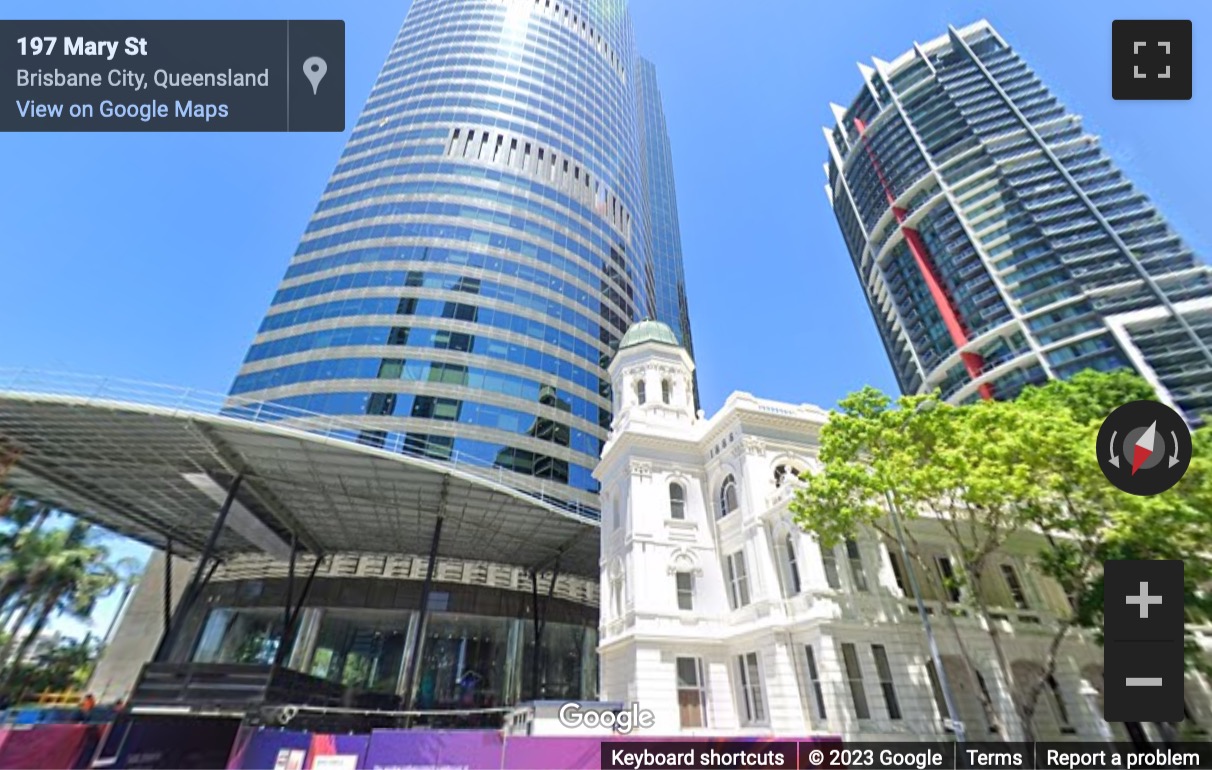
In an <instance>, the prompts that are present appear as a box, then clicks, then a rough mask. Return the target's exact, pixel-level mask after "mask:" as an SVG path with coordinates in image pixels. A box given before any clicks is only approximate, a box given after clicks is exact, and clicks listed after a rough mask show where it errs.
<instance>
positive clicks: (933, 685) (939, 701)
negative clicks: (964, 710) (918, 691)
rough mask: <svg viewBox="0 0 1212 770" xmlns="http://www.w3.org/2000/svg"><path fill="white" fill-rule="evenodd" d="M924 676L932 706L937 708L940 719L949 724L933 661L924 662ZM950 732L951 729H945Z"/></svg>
mask: <svg viewBox="0 0 1212 770" xmlns="http://www.w3.org/2000/svg"><path fill="white" fill-rule="evenodd" d="M926 675H927V677H928V678H929V679H930V691H931V692H932V693H934V705H935V706H936V707H937V708H938V715H939V716H940V717H942V719H943V721H944V722H945V723H947V724H950V722H951V711H950V710H949V709H948V708H947V696H946V695H944V694H943V685H942V682H940V681H939V678H938V669H937V668H935V666H934V661H933V660H928V661H926ZM947 730H948V732H950V730H951V728H950V727H948V728H947Z"/></svg>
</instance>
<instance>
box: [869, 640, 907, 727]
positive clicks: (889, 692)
mask: <svg viewBox="0 0 1212 770" xmlns="http://www.w3.org/2000/svg"><path fill="white" fill-rule="evenodd" d="M871 657H873V658H875V673H876V675H877V676H878V677H879V680H880V689H881V690H883V691H884V705H885V706H887V707H888V716H889V718H891V719H900V718H901V704H900V703H899V702H898V701H897V699H896V686H895V685H894V684H893V682H892V667H891V666H890V665H888V651H887V650H886V649H885V648H884V645H882V644H873V645H871Z"/></svg>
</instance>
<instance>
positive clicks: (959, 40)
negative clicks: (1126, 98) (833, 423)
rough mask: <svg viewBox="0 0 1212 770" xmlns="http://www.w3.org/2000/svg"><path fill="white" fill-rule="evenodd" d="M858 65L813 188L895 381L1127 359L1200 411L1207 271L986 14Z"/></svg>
mask: <svg viewBox="0 0 1212 770" xmlns="http://www.w3.org/2000/svg"><path fill="white" fill-rule="evenodd" d="M873 64H874V67H867V66H864V65H859V70H860V72H861V75H862V77H863V81H864V82H863V84H862V87H861V88H860V89H859V92H858V95H857V96H856V97H855V99H854V101H853V103H852V104H851V105H850V107H848V108H846V107H841V106H838V105H834V107H833V113H834V117H835V119H836V122H835V124H834V125H832V126H829V127H827V128H826V129H825V139H826V142H827V144H828V147H829V158H828V161H827V163H826V164H825V171H826V174H827V176H828V184H827V186H826V192H827V194H828V195H829V199H830V202H831V203H832V205H833V210H834V213H835V214H836V216H837V220H838V225H839V226H840V227H841V230H842V234H843V236H844V238H845V240H846V244H847V246H848V247H849V250H850V256H851V259H852V261H853V263H854V267H855V270H856V271H857V273H858V276H859V279H860V281H861V282H862V285H863V289H864V291H865V292H866V294H867V299H868V302H869V303H870V307H871V312H872V315H873V316H874V317H875V320H876V325H877V326H878V327H879V331H880V335H881V337H882V338H883V341H884V345H885V347H886V349H887V352H888V357H889V359H890V360H891V362H892V365H893V369H894V370H895V372H896V376H897V379H898V382H899V384H900V387H901V389H902V390H903V391H905V392H907V393H923V392H930V391H932V390H934V389H936V388H937V389H940V390H941V391H942V395H943V397H944V398H947V399H949V400H952V401H960V402H962V401H967V400H971V399H977V398H1011V397H1013V396H1014V395H1015V394H1017V393H1018V392H1019V391H1020V390H1021V389H1022V388H1023V387H1024V386H1025V385H1028V384H1031V383H1036V382H1041V381H1043V380H1045V379H1047V378H1050V377H1058V378H1066V377H1069V376H1071V375H1073V374H1075V373H1076V372H1079V371H1081V370H1083V369H1087V368H1093V369H1103V370H1107V369H1117V368H1124V367H1131V368H1134V369H1136V370H1137V371H1138V372H1140V373H1141V374H1142V375H1144V376H1145V377H1146V378H1147V379H1149V380H1150V381H1151V382H1152V383H1153V385H1154V386H1155V388H1156V389H1157V391H1158V393H1159V395H1161V397H1162V398H1163V399H1165V400H1168V401H1169V402H1170V403H1171V404H1172V405H1174V406H1176V407H1178V408H1180V409H1182V410H1184V411H1185V412H1187V413H1188V414H1189V415H1191V416H1192V417H1195V418H1198V416H1199V415H1201V414H1207V413H1209V412H1210V411H1212V351H1210V350H1209V346H1212V275H1210V272H1209V268H1208V267H1207V266H1206V265H1204V264H1202V263H1201V262H1199V261H1198V260H1197V259H1196V257H1195V256H1194V255H1193V254H1192V252H1191V250H1190V249H1189V248H1188V247H1187V246H1186V244H1184V243H1183V241H1182V239H1181V238H1180V237H1179V236H1178V235H1177V234H1176V233H1175V232H1174V231H1173V230H1172V229H1171V228H1170V227H1169V225H1168V224H1167V223H1166V221H1165V220H1164V219H1163V218H1162V216H1161V215H1160V214H1159V213H1158V211H1157V209H1156V208H1154V206H1153V205H1152V203H1150V201H1149V200H1148V199H1147V198H1146V197H1145V196H1144V195H1143V194H1142V193H1141V192H1140V191H1139V190H1137V189H1136V188H1135V187H1134V186H1133V185H1132V182H1131V181H1130V180H1128V179H1127V178H1126V177H1125V176H1124V175H1123V173H1122V172H1121V171H1120V170H1119V169H1118V168H1117V167H1116V166H1115V164H1114V163H1113V162H1112V160H1111V159H1110V158H1109V157H1108V156H1107V154H1106V153H1105V152H1104V151H1103V150H1102V149H1101V148H1100V147H1099V143H1098V139H1097V137H1095V136H1093V135H1091V134H1089V133H1087V132H1086V131H1085V130H1083V128H1082V125H1081V119H1080V118H1079V117H1078V116H1077V115H1075V114H1073V113H1072V112H1070V111H1068V110H1067V109H1066V108H1065V107H1064V106H1063V105H1062V104H1060V102H1059V101H1058V100H1057V98H1056V97H1055V96H1054V95H1052V93H1050V92H1049V90H1048V88H1047V87H1046V86H1045V85H1044V84H1043V83H1042V82H1041V81H1040V79H1039V78H1038V77H1037V76H1036V75H1035V73H1034V72H1033V71H1032V70H1031V68H1030V67H1029V66H1028V64H1027V62H1025V61H1024V60H1023V59H1022V57H1020V56H1019V55H1018V53H1016V52H1015V51H1014V49H1012V48H1011V47H1010V45H1009V44H1007V42H1006V41H1005V40H1004V39H1002V37H1001V36H1000V35H998V33H997V32H996V30H994V29H993V28H992V27H991V26H990V25H989V24H988V23H986V22H979V23H977V24H973V25H971V26H969V27H966V28H964V29H962V30H960V29H954V28H953V29H951V30H950V32H949V33H948V34H947V35H944V36H942V37H939V38H937V39H935V40H932V41H930V42H928V43H925V44H922V45H915V46H914V47H913V48H912V49H911V50H909V51H907V52H906V53H904V54H903V55H901V56H900V57H898V58H897V59H895V60H894V61H892V62H885V61H881V60H879V59H876V60H874V62H873Z"/></svg>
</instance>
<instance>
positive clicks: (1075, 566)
mask: <svg viewBox="0 0 1212 770" xmlns="http://www.w3.org/2000/svg"><path fill="white" fill-rule="evenodd" d="M1152 398H1155V396H1154V394H1153V391H1152V389H1151V388H1150V387H1149V385H1148V383H1146V382H1145V381H1144V380H1142V379H1141V378H1139V377H1138V376H1137V375H1135V374H1134V373H1132V372H1128V371H1119V372H1112V373H1100V372H1094V371H1089V372H1083V373H1081V374H1078V375H1077V376H1075V377H1073V378H1070V379H1068V380H1063V381H1062V380H1057V381H1051V382H1048V383H1047V384H1045V385H1042V386H1039V387H1031V388H1027V389H1025V390H1024V391H1023V393H1022V394H1021V395H1020V396H1019V397H1018V398H1016V399H1014V400H1006V401H996V400H988V401H978V402H975V403H971V404H967V405H963V406H955V405H951V404H947V403H943V402H941V401H940V399H939V398H938V395H937V394H933V395H928V396H902V397H900V398H895V399H894V398H892V397H889V396H887V395H885V394H883V393H881V392H879V391H878V390H875V389H873V388H865V389H863V390H860V391H858V392H856V393H853V394H851V395H849V396H847V397H846V398H845V399H843V400H842V401H841V402H840V403H839V405H838V409H837V410H836V411H835V412H834V413H833V414H832V415H831V417H830V420H829V422H828V423H827V424H826V425H825V426H824V428H823V429H822V431H821V437H820V460H821V462H822V464H823V466H824V467H823V469H822V470H821V472H819V473H817V474H809V475H807V476H806V477H805V478H804V480H803V481H804V484H803V486H802V488H801V489H800V490H799V491H798V492H797V495H796V499H795V501H794V502H793V503H792V511H793V514H794V516H795V518H796V521H797V522H798V523H799V524H800V526H802V527H803V528H804V529H805V530H807V531H808V532H811V533H813V534H814V535H816V536H817V537H818V538H819V539H820V541H821V542H822V544H823V545H825V546H830V545H832V544H834V543H836V542H838V541H840V540H841V539H843V538H846V537H850V536H852V535H853V534H855V533H856V532H858V531H860V530H862V529H864V528H873V529H875V530H877V531H880V532H883V533H885V534H890V530H889V527H888V522H889V513H890V510H892V509H893V508H895V510H896V511H897V512H899V514H900V515H901V517H902V518H903V519H904V520H906V521H910V522H911V521H914V520H917V519H930V520H932V521H934V522H935V523H936V525H937V526H938V527H939V528H941V530H942V531H943V532H945V533H946V536H947V539H948V540H949V541H950V549H951V550H952V551H953V552H954V553H956V554H958V555H959V557H960V560H961V562H962V564H961V566H962V568H963V571H962V574H960V575H957V576H956V578H955V579H956V580H957V581H959V582H960V583H963V584H964V587H966V588H968V589H970V590H967V591H966V592H965V595H964V601H965V602H967V603H969V604H971V605H972V606H973V608H974V609H975V610H976V612H977V613H978V615H981V616H983V617H984V618H985V620H986V624H985V625H986V626H987V628H988V629H989V633H990V636H991V638H992V641H993V647H994V650H995V654H996V656H997V659H998V660H997V662H998V665H999V667H1000V668H1001V669H1002V673H1003V676H1004V677H1005V679H1006V681H1007V682H1008V683H1010V685H1011V690H1012V691H1015V690H1018V691H1019V692H1020V693H1021V692H1026V693H1027V694H1026V695H1018V696H1015V701H1016V702H1015V706H1016V711H1017V712H1018V714H1017V716H1018V717H1019V722H1020V726H1021V727H1022V730H1023V732H1024V734H1025V736H1026V738H1027V739H1028V740H1030V739H1032V737H1033V735H1032V727H1031V722H1032V715H1033V713H1034V709H1035V702H1036V700H1037V699H1038V697H1039V692H1040V689H1041V688H1042V686H1043V681H1044V679H1046V677H1047V676H1050V675H1051V673H1052V670H1053V668H1054V667H1055V658H1056V652H1057V649H1058V648H1059V646H1060V643H1061V641H1062V640H1063V638H1064V636H1065V634H1066V633H1067V631H1068V630H1069V629H1070V628H1071V627H1072V626H1074V625H1081V626H1087V627H1097V626H1098V625H1101V620H1102V619H1101V613H1102V586H1101V572H1102V563H1103V561H1105V560H1107V559H1113V558H1139V559H1158V558H1182V559H1184V560H1186V563H1187V572H1186V574H1187V580H1188V589H1189V597H1188V598H1189V600H1190V601H1189V604H1188V608H1189V609H1190V608H1193V607H1195V608H1200V607H1202V608H1203V609H1205V610H1206V609H1207V604H1206V602H1207V597H1206V595H1204V594H1201V593H1200V586H1201V585H1206V584H1207V581H1208V558H1207V550H1208V546H1207V543H1208V542H1212V541H1210V540H1209V537H1210V536H1212V516H1209V515H1208V513H1207V512H1208V511H1209V504H1210V503H1212V452H1210V450H1212V434H1210V433H1209V430H1210V429H1208V428H1203V429H1200V430H1198V431H1196V432H1195V435H1194V442H1195V453H1194V457H1193V459H1192V463H1191V467H1190V469H1189V470H1188V472H1187V474H1186V476H1185V477H1184V478H1183V480H1182V481H1181V482H1180V483H1179V484H1178V485H1177V486H1176V487H1175V488H1174V489H1171V490H1169V491H1167V492H1165V493H1163V494H1161V495H1157V496H1154V497H1138V496H1134V495H1130V494H1127V493H1125V492H1122V491H1120V490H1119V489H1117V488H1116V487H1114V486H1113V485H1112V484H1110V483H1109V482H1108V481H1107V479H1106V478H1105V477H1104V476H1103V474H1102V471H1101V469H1100V468H1099V465H1098V460H1097V455H1096V451H1095V439H1096V436H1097V433H1098V428H1099V425H1100V424H1101V422H1102V421H1103V419H1104V418H1105V417H1106V416H1107V415H1108V414H1109V413H1110V412H1111V411H1112V410H1113V409H1114V408H1115V407H1117V406H1119V405H1120V404H1123V403H1126V402H1129V401H1135V400H1141V399H1152ZM1018 533H1035V534H1036V535H1038V536H1039V540H1040V548H1039V554H1038V557H1037V558H1038V563H1039V565H1040V567H1041V568H1042V569H1043V570H1044V571H1045V572H1046V573H1047V574H1048V575H1050V576H1051V577H1052V578H1054V579H1055V580H1056V581H1057V582H1058V583H1059V584H1060V586H1061V587H1062V588H1063V589H1064V592H1065V594H1066V596H1067V597H1068V599H1069V602H1070V604H1071V611H1070V613H1069V615H1068V616H1067V617H1063V618H1060V619H1059V625H1058V627H1057V629H1056V632H1055V636H1054V638H1053V640H1052V642H1053V644H1052V645H1051V647H1050V652H1049V655H1048V660H1046V661H1044V662H1043V668H1044V670H1045V676H1043V677H1040V678H1039V679H1040V681H1038V682H1031V683H1026V684H1025V685H1024V684H1023V683H1019V685H1018V686H1016V685H1015V683H1014V679H1013V674H1012V672H1011V671H1010V667H1009V665H1008V663H1007V661H1006V660H1005V656H1004V655H1003V653H1002V650H1001V645H1000V642H999V639H998V634H999V631H998V628H997V626H998V624H996V623H990V622H988V620H989V614H988V608H987V607H986V606H985V598H984V596H983V595H982V594H983V592H982V591H980V590H976V589H977V588H978V587H979V586H980V581H981V577H982V575H983V574H984V572H985V570H986V568H987V567H989V566H990V563H989V559H990V557H991V556H992V555H993V554H994V553H996V552H997V551H998V550H999V549H1001V548H1002V547H1004V546H1005V545H1006V543H1007V540H1008V538H1010V537H1011V536H1014V535H1016V534H1018ZM911 539H912V536H911ZM1193 660H1194V658H1193Z"/></svg>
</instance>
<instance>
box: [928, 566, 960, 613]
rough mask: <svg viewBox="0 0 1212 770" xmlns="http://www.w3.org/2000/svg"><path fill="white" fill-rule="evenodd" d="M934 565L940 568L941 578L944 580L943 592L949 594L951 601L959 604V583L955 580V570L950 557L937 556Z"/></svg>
mask: <svg viewBox="0 0 1212 770" xmlns="http://www.w3.org/2000/svg"><path fill="white" fill-rule="evenodd" d="M934 564H935V566H937V567H938V574H939V577H941V578H942V579H943V590H944V591H946V592H947V596H948V597H950V599H951V601H953V602H958V601H959V600H960V587H959V581H957V580H956V579H955V569H954V568H953V567H952V566H951V559H950V557H947V556H935V557H934Z"/></svg>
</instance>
